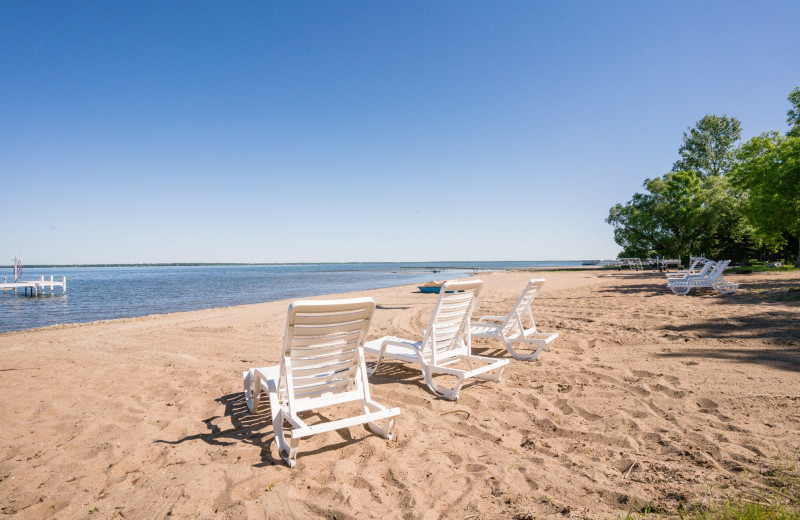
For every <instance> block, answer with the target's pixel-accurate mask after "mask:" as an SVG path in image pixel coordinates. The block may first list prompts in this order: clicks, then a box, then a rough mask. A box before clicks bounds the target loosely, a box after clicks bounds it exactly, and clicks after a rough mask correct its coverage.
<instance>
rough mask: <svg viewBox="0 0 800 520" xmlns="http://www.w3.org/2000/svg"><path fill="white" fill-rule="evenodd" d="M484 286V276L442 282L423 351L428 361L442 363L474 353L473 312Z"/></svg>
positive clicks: (436, 363)
mask: <svg viewBox="0 0 800 520" xmlns="http://www.w3.org/2000/svg"><path fill="white" fill-rule="evenodd" d="M482 289H483V282H482V281H480V280H474V281H466V282H447V283H445V284H444V285H443V286H442V289H441V290H440V291H439V298H438V299H437V300H436V306H435V307H434V309H433V315H432V316H431V321H430V324H429V325H428V328H427V330H426V331H425V336H424V337H423V339H422V352H421V355H422V357H423V358H424V359H425V361H426V362H427V363H430V364H433V365H438V364H441V363H443V362H447V360H448V359H450V358H455V357H458V356H462V355H465V354H466V355H469V354H470V352H471V340H470V336H469V334H470V332H469V323H470V316H471V315H472V311H473V309H475V304H476V303H477V301H478V297H479V296H480V293H481V290H482Z"/></svg>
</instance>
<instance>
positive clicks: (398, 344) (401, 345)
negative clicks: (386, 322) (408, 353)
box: [381, 339, 420, 354]
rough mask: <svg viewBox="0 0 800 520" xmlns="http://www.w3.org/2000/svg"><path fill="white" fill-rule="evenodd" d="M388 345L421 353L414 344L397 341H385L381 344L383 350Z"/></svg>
mask: <svg viewBox="0 0 800 520" xmlns="http://www.w3.org/2000/svg"><path fill="white" fill-rule="evenodd" d="M388 345H394V346H395V347H405V348H408V349H411V350H413V351H414V352H416V353H417V354H419V352H420V348H419V347H418V346H417V345H416V344H414V343H408V342H405V341H397V340H394V339H385V340H383V341H382V342H381V350H383V349H385V348H386V347H387V346H388Z"/></svg>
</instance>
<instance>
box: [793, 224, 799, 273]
mask: <svg viewBox="0 0 800 520" xmlns="http://www.w3.org/2000/svg"><path fill="white" fill-rule="evenodd" d="M797 239H798V242H800V233H798V234H797ZM794 266H795V267H797V268H798V269H800V247H798V250H797V261H796V262H795V263H794Z"/></svg>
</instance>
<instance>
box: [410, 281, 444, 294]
mask: <svg viewBox="0 0 800 520" xmlns="http://www.w3.org/2000/svg"><path fill="white" fill-rule="evenodd" d="M446 281H447V280H433V281H432V282H426V283H424V284H422V285H420V286H418V287H417V289H419V292H422V293H434V294H439V291H441V290H442V285H444V283H445V282H446Z"/></svg>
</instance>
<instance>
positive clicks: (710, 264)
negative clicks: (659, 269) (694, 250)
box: [667, 260, 717, 282]
mask: <svg viewBox="0 0 800 520" xmlns="http://www.w3.org/2000/svg"><path fill="white" fill-rule="evenodd" d="M716 264H717V262H715V261H713V260H708V261H706V263H705V265H703V267H702V268H701V269H700V270H699V271H696V272H693V273H689V272H685V273H683V274H676V273H668V274H669V276H667V282H672V281H676V280H682V281H686V280H688V279H689V278H704V277H706V276H708V274H709V273H710V272H711V270H712V269H713V268H714V266H715V265H716Z"/></svg>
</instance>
